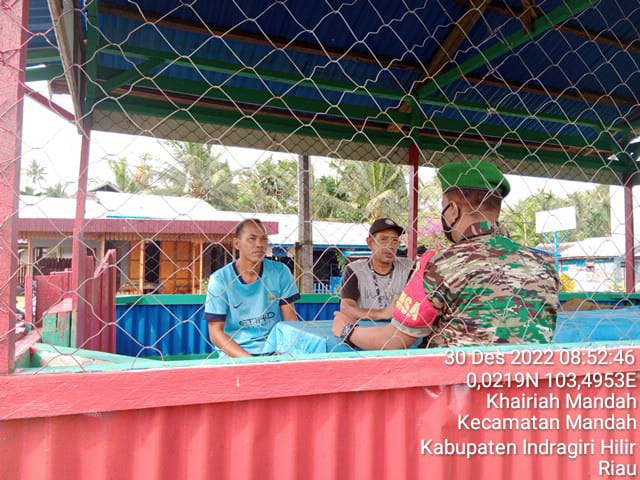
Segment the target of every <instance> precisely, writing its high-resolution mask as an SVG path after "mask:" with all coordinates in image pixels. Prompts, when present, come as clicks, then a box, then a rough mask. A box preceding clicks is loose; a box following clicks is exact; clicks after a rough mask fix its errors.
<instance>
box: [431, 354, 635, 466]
mask: <svg viewBox="0 0 640 480" xmlns="http://www.w3.org/2000/svg"><path fill="white" fill-rule="evenodd" d="M637 362H638V358H637V351H635V350H632V349H622V348H606V347H593V348H586V347H583V348H577V347H576V348H546V349H545V348H531V349H527V348H523V349H514V350H512V351H506V350H489V349H487V350H469V349H460V348H459V349H456V348H453V349H451V350H449V351H447V352H446V353H445V356H444V359H443V365H442V368H443V369H447V368H449V369H456V368H457V369H458V370H459V369H460V367H464V368H466V370H465V373H464V384H463V385H459V386H458V387H459V389H458V390H457V394H458V397H460V398H462V396H463V395H465V394H468V395H469V396H471V397H472V400H468V401H455V400H454V401H453V402H452V406H453V407H454V408H453V409H452V412H451V413H452V416H451V422H452V424H450V425H448V427H449V428H446V429H444V430H443V431H442V435H437V436H433V437H432V438H422V439H420V445H419V448H420V454H421V455H422V456H424V457H440V458H441V459H442V457H447V456H450V457H457V459H471V460H472V459H475V458H477V457H482V456H492V457H493V459H495V458H496V457H502V456H503V457H505V460H506V457H515V456H518V457H522V456H536V457H538V459H540V460H541V461H543V462H544V460H545V459H549V460H551V461H554V462H558V461H559V462H561V463H564V462H567V464H568V469H569V471H571V464H574V462H576V463H575V464H577V463H580V462H582V463H581V465H582V466H584V465H585V463H588V464H589V465H590V472H589V473H590V476H592V477H594V478H598V477H601V478H635V477H637V476H638V465H637V463H638V462H637V460H638V457H639V454H640V447H639V444H640V435H638V433H637V432H638V424H637V423H638V420H637V419H638V393H639V392H640V388H639V384H640V379H639V376H638V372H637V370H640V366H638V365H637ZM634 367H638V368H634Z"/></svg>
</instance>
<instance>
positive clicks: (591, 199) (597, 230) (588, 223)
mask: <svg viewBox="0 0 640 480" xmlns="http://www.w3.org/2000/svg"><path fill="white" fill-rule="evenodd" d="M570 206H573V207H575V208H576V229H575V230H571V231H569V232H568V233H567V235H566V237H564V241H565V242H572V241H576V240H584V239H585V238H592V237H604V236H608V235H609V234H610V231H611V199H610V197H609V187H608V186H607V185H599V186H597V187H596V188H594V189H591V190H585V191H581V192H576V193H573V194H571V195H569V196H568V197H567V198H562V197H558V196H557V195H554V194H553V193H550V192H545V191H539V192H538V193H536V194H535V195H533V196H531V197H529V198H526V199H524V200H521V201H520V202H518V204H517V205H516V206H515V207H513V208H503V212H502V216H501V217H502V222H503V223H504V224H505V226H506V227H507V229H508V230H509V232H510V233H511V236H512V237H513V239H514V240H516V241H518V242H520V243H522V244H526V245H530V246H535V245H538V244H540V243H547V240H546V239H545V238H544V236H543V235H538V234H536V233H535V227H536V213H537V212H540V211H544V210H553V209H556V208H562V207H570Z"/></svg>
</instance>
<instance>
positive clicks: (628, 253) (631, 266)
mask: <svg viewBox="0 0 640 480" xmlns="http://www.w3.org/2000/svg"><path fill="white" fill-rule="evenodd" d="M623 184H624V245H625V252H624V261H625V269H624V283H625V289H626V291H627V292H628V293H634V292H635V291H636V262H635V257H636V255H635V247H634V233H633V232H634V227H633V223H634V222H633V176H632V175H630V174H628V173H625V174H624V175H623Z"/></svg>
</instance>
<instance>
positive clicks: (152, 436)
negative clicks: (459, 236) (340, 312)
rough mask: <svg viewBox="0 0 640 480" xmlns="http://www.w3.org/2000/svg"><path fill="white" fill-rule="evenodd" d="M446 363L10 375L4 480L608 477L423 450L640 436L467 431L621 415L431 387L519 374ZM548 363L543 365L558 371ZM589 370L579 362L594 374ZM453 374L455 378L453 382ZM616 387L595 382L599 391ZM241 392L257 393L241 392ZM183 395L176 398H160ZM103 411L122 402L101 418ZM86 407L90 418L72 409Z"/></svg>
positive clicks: (591, 392)
mask: <svg viewBox="0 0 640 480" xmlns="http://www.w3.org/2000/svg"><path fill="white" fill-rule="evenodd" d="M637 354H638V352H635V355H636V358H638V355H637ZM442 362H443V359H442V357H441V356H424V357H414V356H406V357H402V358H373V359H361V360H353V359H350V360H325V361H312V362H282V363H277V364H269V363H261V364H249V365H242V366H240V365H237V366H227V367H212V368H195V369H169V371H167V370H165V371H162V372H161V371H146V372H112V373H94V374H88V373H85V374H66V375H61V376H58V375H42V377H49V378H39V377H40V375H36V376H35V377H34V376H30V377H29V378H27V377H24V376H21V378H16V377H20V376H12V377H14V378H11V379H9V380H7V381H6V382H4V385H3V382H2V377H0V386H1V387H3V388H4V387H7V388H8V390H9V391H13V393H9V394H7V395H4V396H3V394H2V390H1V389H0V418H6V419H7V420H5V421H2V422H0V478H2V479H14V478H15V479H31V478H33V479H36V478H37V479H38V480H46V479H59V478H65V479H71V478H83V479H84V478H91V479H95V480H100V479H107V478H109V479H120V478H163V479H164V478H166V479H175V478H185V479H186V478H188V479H194V480H195V479H212V478H216V479H220V478H225V479H227V478H228V479H244V478H247V479H251V478H260V479H280V478H296V479H297V478H309V479H314V478H318V479H320V478H323V479H327V478H336V479H342V478H349V479H350V478H389V479H400V478H429V479H466V478H473V479H518V480H528V479H531V480H533V479H541V478H544V479H545V480H550V479H566V478H572V479H573V478H575V479H588V478H607V477H606V476H600V475H599V472H598V462H599V461H601V460H607V459H608V456H607V455H601V454H600V452H597V454H596V455H583V456H579V457H578V458H577V459H575V460H572V459H568V458H566V457H564V456H559V455H550V456H540V455H538V456H531V455H530V456H526V455H521V454H518V455H514V456H496V455H494V456H475V457H473V458H471V459H466V458H464V457H461V456H430V455H422V454H421V441H422V440H424V441H428V440H429V439H433V440H434V441H435V442H439V441H444V439H445V438H448V439H449V440H450V441H451V442H475V443H478V442H488V441H490V440H493V441H496V442H498V441H504V442H509V441H513V442H517V443H518V446H520V445H521V443H522V441H523V439H527V440H530V441H543V440H544V439H549V440H551V441H554V442H559V441H562V442H578V441H582V442H583V443H587V442H589V441H591V440H596V441H597V442H599V441H600V440H607V439H618V440H629V441H635V442H638V441H639V439H638V432H637V430H636V429H634V428H630V429H626V430H617V431H570V430H567V429H565V428H562V429H560V430H551V431H510V430H504V431H468V430H464V429H460V428H458V424H457V422H458V414H463V415H464V414H470V416H471V417H476V416H477V417H487V416H491V417H506V416H515V417H520V418H525V417H531V416H532V415H537V416H547V417H556V416H557V417H564V416H565V415H566V414H567V413H571V414H572V415H574V416H575V415H577V414H583V415H584V416H587V417H594V418H595V417H602V416H607V415H609V414H610V413H612V411H608V410H590V409H586V408H585V409H574V410H573V411H570V412H569V411H568V410H567V409H566V407H565V406H561V407H560V408H559V409H550V410H541V409H524V410H496V409H489V408H487V394H489V393H494V392H498V391H501V392H503V393H505V394H506V395H509V396H513V395H520V394H522V393H524V394H526V395H528V396H531V395H533V394H538V395H545V394H547V393H549V392H553V393H555V394H557V395H564V394H565V393H567V392H573V393H576V392H577V390H568V389H559V388H553V389H550V388H549V387H543V386H540V387H538V388H520V389H517V388H502V389H490V390H471V389H469V388H468V387H467V386H464V385H459V384H458V385H455V384H452V385H435V386H424V387H422V386H419V385H420V384H423V385H428V384H429V383H432V382H430V381H429V379H431V380H433V381H435V382H440V383H449V382H453V383H459V381H460V379H461V378H464V377H465V375H466V373H465V372H469V371H471V370H473V369H475V370H485V371H499V370H500V369H502V370H504V371H509V370H511V371H516V370H517V369H514V368H512V367H511V368H509V367H507V368H505V367H500V368H495V369H492V368H488V367H482V368H479V367H473V368H472V367H470V366H465V367H444V366H443V364H442ZM606 369H608V370H612V368H611V367H607V368H605V370H606ZM538 370H539V371H540V372H541V374H542V373H543V372H544V371H545V370H547V371H548V370H549V369H546V368H539V369H538ZM555 370H556V371H560V370H562V369H558V368H555ZM565 370H566V369H565ZM586 370H588V369H585V368H582V369H577V371H579V372H580V373H584V372H585V371H586ZM631 370H633V368H631ZM523 371H529V372H533V371H535V369H532V368H526V369H523ZM633 375H634V376H635V374H633ZM52 377H53V378H52ZM443 377H444V378H448V379H449V380H448V381H443ZM6 378H7V377H5V380H6ZM634 378H635V377H634ZM34 383H39V384H40V385H39V386H33V384H34ZM412 383H414V386H411V384H412ZM47 385H49V386H47ZM55 385H57V386H58V388H55V387H54V386H55ZM96 385H101V387H100V388H96ZM415 385H418V386H415ZM611 391H612V390H610V389H605V388H599V389H594V388H585V389H583V390H582V392H583V393H585V394H586V395H588V396H590V397H597V396H601V395H607V394H609V393H611ZM18 392H22V397H23V400H24V401H23V403H22V404H21V405H15V407H14V408H11V407H10V406H8V405H7V403H5V402H6V400H10V399H11V398H14V399H15V398H16V397H17V396H18V395H19V393H18ZM163 392H164V394H163ZM305 392H306V393H308V394H305ZM318 392H326V393H318ZM627 392H629V393H630V394H631V395H632V396H633V397H634V398H637V390H636V388H618V389H616V393H618V394H620V395H623V394H626V393H627ZM38 395H41V397H39V396H38ZM260 397H263V398H260ZM264 397H271V398H264ZM241 398H246V400H238V399H241ZM195 403H198V404H195ZM171 404H173V405H176V406H155V407H154V405H171ZM2 405H4V406H2ZM100 405H104V407H101V406H100ZM147 407H150V408H147ZM631 407H632V408H617V409H615V413H616V414H617V415H618V416H621V417H624V416H625V415H626V414H630V415H631V416H632V417H633V418H635V419H637V418H638V417H639V415H638V410H637V409H635V408H633V406H631ZM93 408H95V409H100V408H106V409H107V410H113V411H106V412H104V413H92V411H91V410H92V409H93ZM74 411H81V412H82V413H75V414H65V413H69V412H74ZM55 415H59V416H55ZM11 418H15V419H11ZM598 450H599V447H598ZM613 459H614V460H616V461H617V462H618V463H629V464H630V465H637V464H638V463H639V462H640V456H639V453H638V448H637V447H636V448H635V449H634V451H633V454H632V455H619V456H616V457H615V458H613Z"/></svg>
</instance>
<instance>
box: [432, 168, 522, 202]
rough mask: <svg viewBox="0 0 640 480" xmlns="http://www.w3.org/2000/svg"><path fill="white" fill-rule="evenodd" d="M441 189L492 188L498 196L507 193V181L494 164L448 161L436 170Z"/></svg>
mask: <svg viewBox="0 0 640 480" xmlns="http://www.w3.org/2000/svg"><path fill="white" fill-rule="evenodd" d="M438 179H439V180H440V183H441V184H442V191H443V192H446V191H447V190H449V189H451V188H453V187H457V188H473V189H478V190H493V191H494V192H495V193H496V194H498V195H499V196H500V197H502V198H504V197H506V196H507V195H509V192H510V191H511V186H510V185H509V181H508V180H507V179H506V177H505V176H504V175H503V174H502V172H501V171H500V170H499V169H498V167H496V166H495V165H494V164H492V163H489V162H485V161H483V160H472V161H469V162H453V163H448V164H446V165H444V166H442V167H440V169H439V170H438Z"/></svg>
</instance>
